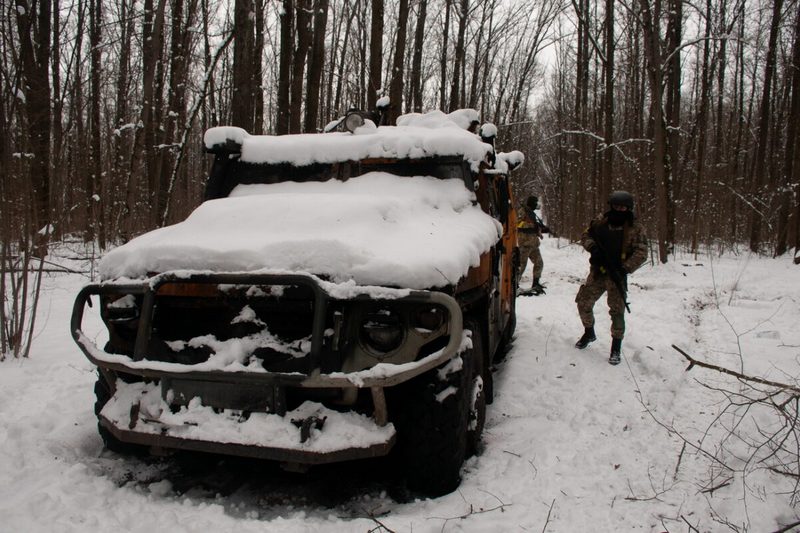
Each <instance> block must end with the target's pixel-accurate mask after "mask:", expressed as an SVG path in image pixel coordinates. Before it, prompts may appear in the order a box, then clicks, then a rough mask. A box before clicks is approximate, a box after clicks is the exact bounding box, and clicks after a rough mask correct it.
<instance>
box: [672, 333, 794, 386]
mask: <svg viewBox="0 0 800 533" xmlns="http://www.w3.org/2000/svg"><path fill="white" fill-rule="evenodd" d="M672 347H673V348H674V349H675V350H677V351H678V353H680V354H681V355H683V356H684V357H685V358H686V359H687V360H688V361H689V366H688V367H686V371H687V372H688V371H689V370H691V369H692V368H693V367H694V366H695V365H697V366H701V367H703V368H707V369H709V370H716V371H717V372H720V373H722V374H728V375H729V376H733V377H735V378H737V379H741V380H743V381H750V382H753V383H759V384H761V385H768V386H770V387H777V388H779V389H783V390H786V391H792V392H794V393H796V394H800V388H797V387H793V386H792V385H787V384H786V383H779V382H777V381H770V380H768V379H763V378H757V377H753V376H748V375H746V374H742V373H741V372H736V371H734V370H729V369H727V368H724V367H721V366H717V365H712V364H710V363H706V362H704V361H698V360H697V359H694V358H692V356H690V355H689V354H688V353H686V352H684V351H683V350H681V349H680V348H678V347H677V346H675V345H674V344H673V345H672Z"/></svg>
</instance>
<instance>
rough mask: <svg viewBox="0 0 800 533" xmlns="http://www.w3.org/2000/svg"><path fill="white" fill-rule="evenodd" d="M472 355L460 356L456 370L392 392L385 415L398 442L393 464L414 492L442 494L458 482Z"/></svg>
mask: <svg viewBox="0 0 800 533" xmlns="http://www.w3.org/2000/svg"><path fill="white" fill-rule="evenodd" d="M470 355H471V354H470V353H464V354H462V362H463V364H462V368H461V369H460V370H458V371H453V372H450V373H449V374H447V375H445V376H441V374H443V373H444V369H445V368H448V365H451V364H452V361H451V362H448V363H446V364H445V365H443V366H441V367H439V368H435V369H433V370H431V371H429V372H426V373H425V374H422V375H421V376H419V377H417V378H415V379H413V380H411V381H409V382H406V383H404V384H401V385H398V386H397V387H394V388H393V389H392V390H391V391H390V396H389V412H390V413H392V422H393V423H394V425H395V429H396V430H397V438H398V441H397V445H396V446H395V452H394V453H395V465H396V466H397V468H398V473H399V475H400V477H401V478H403V479H404V481H405V483H406V486H407V488H408V489H409V490H410V491H412V492H414V493H418V494H421V495H424V496H429V497H436V496H442V495H444V494H448V493H450V492H452V491H454V490H455V489H456V488H457V487H458V484H459V483H460V482H461V465H462V464H463V462H464V458H465V457H466V451H467V424H468V418H469V407H470V400H471V398H470V391H471V389H472V387H471V385H472V380H471V379H470V378H471V376H472V371H471V357H470Z"/></svg>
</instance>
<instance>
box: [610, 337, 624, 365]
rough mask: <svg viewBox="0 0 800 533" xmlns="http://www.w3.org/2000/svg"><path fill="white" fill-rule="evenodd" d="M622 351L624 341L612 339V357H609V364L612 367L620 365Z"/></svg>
mask: <svg viewBox="0 0 800 533" xmlns="http://www.w3.org/2000/svg"><path fill="white" fill-rule="evenodd" d="M621 351H622V339H612V340H611V355H609V356H608V363H609V364H612V365H618V364H619V358H620V352H621Z"/></svg>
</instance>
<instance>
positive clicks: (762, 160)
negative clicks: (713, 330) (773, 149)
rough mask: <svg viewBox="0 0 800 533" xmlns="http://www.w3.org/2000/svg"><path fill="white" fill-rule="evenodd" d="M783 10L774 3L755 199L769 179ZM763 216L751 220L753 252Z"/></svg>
mask: <svg viewBox="0 0 800 533" xmlns="http://www.w3.org/2000/svg"><path fill="white" fill-rule="evenodd" d="M782 8H783V0H774V1H773V3H772V24H771V25H770V30H769V44H768V45H767V58H766V65H765V67H764V87H763V92H762V93H761V106H760V117H759V120H758V144H757V146H756V150H757V153H756V158H755V162H754V165H753V167H754V168H755V172H754V179H753V185H752V188H751V190H750V192H751V195H752V197H753V198H754V199H755V198H759V197H761V195H762V193H763V191H762V187H763V185H764V183H765V181H766V177H767V176H766V174H767V168H768V165H767V141H768V140H769V127H770V110H771V105H772V102H771V101H770V100H771V98H772V80H773V77H774V76H775V57H776V49H777V42H778V32H779V31H780V22H781V9H782ZM763 216H764V215H763V212H762V213H758V212H754V213H753V214H752V217H751V219H750V250H751V251H753V252H759V251H760V249H761V222H762V218H763Z"/></svg>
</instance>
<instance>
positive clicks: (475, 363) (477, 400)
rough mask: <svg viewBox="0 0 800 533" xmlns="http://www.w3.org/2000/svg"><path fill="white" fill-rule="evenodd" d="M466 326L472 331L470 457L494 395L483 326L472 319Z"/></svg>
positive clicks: (478, 446)
mask: <svg viewBox="0 0 800 533" xmlns="http://www.w3.org/2000/svg"><path fill="white" fill-rule="evenodd" d="M467 327H468V328H469V329H470V330H471V331H472V350H471V351H470V355H471V359H472V364H471V365H470V369H471V372H470V374H471V377H470V387H469V391H470V394H469V413H468V418H467V457H472V456H473V455H475V454H477V453H478V451H479V449H480V442H481V434H482V433H483V426H484V424H485V423H486V404H487V403H491V398H492V397H493V396H494V392H493V389H494V387H493V379H492V370H491V368H490V367H489V364H488V362H487V360H488V354H487V353H486V351H485V349H486V348H485V343H484V341H483V328H481V327H480V326H479V325H478V323H476V322H474V321H469V322H468V323H467ZM481 369H483V371H481Z"/></svg>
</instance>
